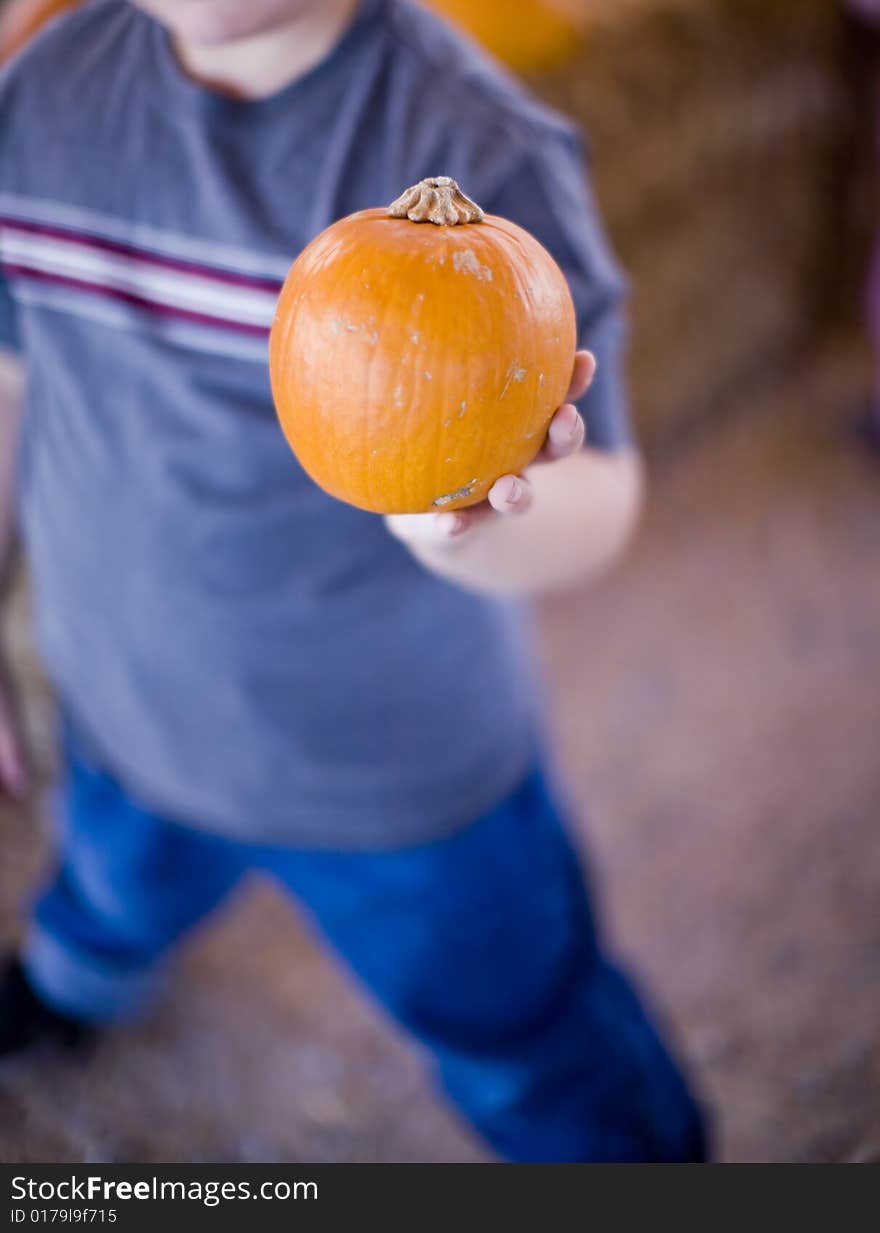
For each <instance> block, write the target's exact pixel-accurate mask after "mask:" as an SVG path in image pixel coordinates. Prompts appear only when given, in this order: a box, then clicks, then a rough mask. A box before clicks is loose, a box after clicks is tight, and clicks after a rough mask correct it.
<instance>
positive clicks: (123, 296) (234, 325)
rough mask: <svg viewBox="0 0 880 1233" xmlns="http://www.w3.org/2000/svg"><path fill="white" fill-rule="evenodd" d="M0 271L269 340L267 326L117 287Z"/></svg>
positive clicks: (13, 267)
mask: <svg viewBox="0 0 880 1233" xmlns="http://www.w3.org/2000/svg"><path fill="white" fill-rule="evenodd" d="M2 269H3V270H4V272H5V273H6V274H8V275H11V276H13V277H20V278H26V279H29V280H33V281H35V282H41V283H49V284H50V285H52V286H56V287H70V288H72V289H73V290H76V291H88V292H91V293H93V294H94V295H98V296H103V297H104V298H105V299H111V300H117V301H120V302H121V303H123V304H128V305H130V306H131V307H132V308H137V309H140V310H141V311H142V312H147V313H152V314H154V315H155V316H160V317H168V318H173V319H176V320H178V321H189V322H192V323H194V324H198V325H212V326H217V327H219V328H220V329H224V330H233V331H235V333H237V334H249V335H251V336H252V337H255V338H268V337H269V327H268V326H262V325H254V324H252V323H250V322H246V321H230V320H229V319H228V318H226V317H214V316H211V314H210V313H200V312H194V311H193V310H192V309H189V308H175V307H173V306H172V305H170V304H161V303H159V302H157V301H156V300H151V299H147V298H146V297H144V296H141V295H135V294H134V293H133V292H131V291H121V290H119V289H118V288H116V287H105V286H103V285H102V284H101V283H93V282H89V281H88V280H87V279H84V278H71V277H69V276H68V275H66V274H49V273H47V272H46V271H45V270H36V269H33V268H32V267H31V266H28V265H21V264H18V263H16V262H4V263H3V265H2Z"/></svg>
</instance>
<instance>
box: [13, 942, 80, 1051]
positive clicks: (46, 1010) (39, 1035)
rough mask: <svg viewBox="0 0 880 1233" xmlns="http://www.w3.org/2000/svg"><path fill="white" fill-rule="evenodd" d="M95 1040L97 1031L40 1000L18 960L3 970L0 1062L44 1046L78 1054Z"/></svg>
mask: <svg viewBox="0 0 880 1233" xmlns="http://www.w3.org/2000/svg"><path fill="white" fill-rule="evenodd" d="M94 1036H95V1032H94V1029H92V1028H90V1027H88V1026H87V1025H86V1024H84V1023H81V1022H79V1021H78V1020H77V1019H71V1018H70V1017H69V1016H68V1015H63V1014H60V1013H59V1012H58V1011H56V1010H52V1009H51V1007H49V1006H47V1005H46V1004H45V1002H42V1001H41V1000H40V998H39V997H38V996H37V994H36V993H35V992H34V990H33V989H32V988H31V986H30V984H29V983H28V979H27V977H26V975H25V973H24V969H23V968H22V966H21V963H20V962H19V961H18V959H15V958H13V959H10V960H8V962H7V964H6V967H5V968H4V969H2V970H0V1058H2V1057H8V1056H9V1055H11V1054H13V1053H21V1052H24V1051H25V1050H27V1049H30V1048H34V1047H36V1046H38V1045H43V1044H51V1045H59V1046H61V1048H62V1049H68V1050H71V1051H73V1050H78V1049H80V1048H83V1047H84V1046H85V1045H87V1044H88V1043H89V1042H90V1041H91V1040H92V1039H93V1038H94Z"/></svg>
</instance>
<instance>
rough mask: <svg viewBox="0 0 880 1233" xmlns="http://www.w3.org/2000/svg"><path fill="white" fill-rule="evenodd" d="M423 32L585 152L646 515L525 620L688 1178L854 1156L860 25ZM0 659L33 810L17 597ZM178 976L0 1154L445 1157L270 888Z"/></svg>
mask: <svg viewBox="0 0 880 1233" xmlns="http://www.w3.org/2000/svg"><path fill="white" fill-rule="evenodd" d="M23 7H24V6H22V5H21V4H20V3H18V0H14V3H13V5H12V6H11V7H10V6H9V4H8V0H0V47H2V46H3V40H4V39H5V40H6V43H7V45H10V44H11V43H12V42H14V41H17V40H18V39H19V38H20V37H21V35H22V33H26V31H27V29H28V28H29V25H28V22H25V23H24V25H22V24H21V16H22V8H23ZM31 7H33V6H31ZM45 7H47V6H46V5H42V8H45ZM48 7H53V6H52V5H50V6H48ZM54 7H56V8H57V7H59V6H58V5H57V4H56V5H55V6H54ZM434 7H436V8H438V9H440V10H442V11H444V12H445V13H446V14H447V15H448V16H449V17H450V18H451V19H453V20H455V21H458V22H460V23H462V24H465V25H470V27H471V29H472V32H473V33H474V34H475V35H476V36H477V37H478V38H480V39H481V40H483V41H484V42H485V43H486V44H487V45H488V46H489V47H490V48H491V49H492V50H493V51H494V52H495V53H496V54H497V55H499V56H500V57H501V58H503V59H505V60H506V61H507V62H508V63H509V64H510V65H511V66H512V67H513V68H514V70H515V71H516V72H518V73H521V74H523V75H524V76H525V77H526V78H527V79H528V80H529V82H530V83H531V84H532V86H533V87H534V88H535V89H536V90H537V92H538V93H539V94H540V95H541V96H542V97H544V98H545V99H547V100H549V101H550V102H551V103H552V104H553V105H555V106H557V107H559V108H561V109H563V110H564V111H567V112H568V113H570V114H572V115H573V116H575V117H576V119H577V120H579V121H580V122H581V123H583V124H584V125H585V126H586V128H587V129H588V131H589V133H590V136H591V139H592V146H593V159H594V171H595V176H596V183H597V188H598V193H599V197H600V200H601V203H602V206H603V210H604V212H605V215H606V217H607V220H608V223H609V227H610V230H611V232H612V235H613V238H614V240H615V243H616V246H617V249H618V251H619V253H620V255H621V256H622V258H623V261H624V264H625V265H626V267H627V269H628V270H629V273H630V275H631V278H632V284H633V299H632V310H633V327H634V328H633V346H632V381H633V393H634V400H635V412H636V419H637V422H638V425H639V429H640V433H641V438H642V442H643V444H644V447H645V450H646V453H647V456H648V460H649V465H650V470H651V500H650V506H649V510H648V516H647V518H646V520H645V523H644V527H643V530H642V532H641V534H640V537H639V539H638V542H637V544H636V547H635V550H634V552H633V553H632V554H631V556H630V558H629V559H628V561H627V563H626V564H625V565H624V566H623V568H621V569H619V570H618V571H617V572H616V573H615V575H614V576H613V577H612V578H609V579H608V580H607V581H606V582H605V583H603V584H602V585H601V586H600V587H599V588H598V589H594V590H592V591H591V592H590V593H589V594H587V593H584V594H573V595H569V596H567V597H565V598H562V599H555V600H553V601H552V602H548V603H545V604H544V605H543V606H542V609H541V612H540V627H541V644H542V652H543V655H544V659H545V663H546V669H547V673H548V675H549V679H550V681H551V686H552V691H553V697H554V701H555V705H554V722H555V724H556V728H557V732H558V735H559V738H560V740H561V743H562V746H563V749H564V762H565V765H566V767H567V769H568V773H569V777H570V782H571V784H572V788H573V796H574V799H575V802H576V804H577V806H578V808H579V817H578V826H579V834H580V836H581V837H582V838H583V842H584V844H585V845H589V849H590V851H591V853H592V859H593V862H594V864H595V865H596V866H597V867H598V868H599V870H600V871H601V873H602V874H603V875H604V888H605V907H606V910H607V913H608V915H609V917H610V925H611V927H612V929H613V930H614V931H615V933H616V935H617V937H618V939H619V941H620V944H621V947H622V949H623V950H624V952H625V954H626V956H627V957H628V959H629V961H630V963H631V964H632V965H633V967H634V968H635V970H636V971H637V972H638V973H640V974H641V975H642V976H643V977H644V978H645V979H646V980H648V981H650V983H651V984H652V986H654V987H655V988H656V989H657V990H658V991H659V992H660V996H661V1000H662V1005H663V1007H664V1009H665V1010H666V1012H667V1014H668V1016H669V1018H670V1019H671V1020H672V1022H673V1024H674V1026H675V1027H676V1028H677V1030H678V1032H679V1033H680V1035H681V1037H682V1039H683V1043H684V1045H685V1047H686V1049H687V1050H688V1052H689V1054H690V1056H691V1058H692V1060H693V1064H694V1067H695V1070H696V1072H697V1076H698V1078H699V1080H700V1081H701V1082H702V1085H703V1087H704V1089H705V1091H706V1093H707V1095H708V1097H709V1099H710V1100H711V1101H712V1102H713V1104H714V1106H715V1110H716V1115H717V1119H718V1130H719V1133H720V1149H721V1154H722V1156H723V1158H724V1159H727V1160H739V1161H745V1160H749V1161H771V1160H772V1161H875V1162H880V843H878V822H880V756H878V755H880V449H878V448H877V447H876V446H875V447H874V448H873V449H872V446H871V444H870V441H869V437H870V433H867V432H866V431H865V423H866V421H865V418H864V417H865V415H866V414H870V411H869V408H870V404H871V397H872V390H873V389H874V385H875V380H874V365H873V361H872V355H871V351H870V347H869V344H868V339H867V335H866V331H865V328H864V326H863V313H862V305H863V302H864V285H865V279H866V277H867V269H868V262H869V254H870V251H871V244H872V227H873V223H874V220H875V218H876V216H877V210H876V201H875V188H874V172H873V153H874V144H875V139H874V131H873V120H874V110H875V99H876V93H875V72H876V67H877V64H878V53H877V42H876V41H875V35H874V33H873V28H872V26H871V24H870V20H869V19H867V18H865V16H864V15H862V16H860V15H858V14H857V13H856V12H855V11H854V10H858V9H861V10H862V11H863V13H864V11H865V10H868V11H870V10H871V8H872V7H873V8H874V9H875V10H876V11H877V14H878V21H880V3H878V4H876V5H873V6H872V4H871V0H862V2H861V3H853V4H852V6H850V8H849V9H848V8H847V6H846V5H845V4H843V3H839V2H838V0H545V2H543V3H542V2H540V0H520V2H519V3H517V2H516V0H481V3H480V4H472V3H469V2H468V0H445V2H442V3H441V2H439V0H438V3H436V4H435V5H434ZM16 10H17V11H16ZM4 20H5V22H6V24H5V26H4V25H3V22H4ZM0 123H2V117H0ZM877 422H878V423H880V421H877ZM8 636H9V637H10V638H11V639H12V642H13V645H14V647H15V658H16V664H17V669H18V671H19V672H20V674H21V677H22V680H23V682H24V684H25V688H26V696H27V699H28V717H27V718H28V724H29V727H30V730H31V733H32V738H33V743H34V748H35V750H36V752H37V756H38V758H39V760H40V772H41V780H42V783H43V784H44V785H45V784H47V783H48V782H49V781H50V778H51V768H52V749H51V739H50V737H51V701H50V699H49V698H48V696H47V692H46V690H45V687H44V686H43V684H42V681H41V677H40V673H39V669H38V667H37V665H36V663H35V660H34V657H33V654H32V651H31V649H30V640H29V627H28V616H27V588H26V581H25V579H24V578H22V580H21V582H20V584H19V585H18V587H17V589H16V594H15V597H14V603H13V608H12V612H11V616H10V622H9V630H8ZM572 657H574V663H575V667H574V668H573V669H572V666H571V664H572ZM40 813H41V802H40V800H39V798H38V796H37V795H35V797H34V800H33V801H32V803H31V806H30V807H29V808H28V809H26V810H15V811H12V810H9V809H5V810H3V811H2V812H0V929H2V936H3V937H4V938H5V939H8V940H9V942H10V944H11V942H12V940H13V939H14V937H15V935H16V931H17V929H18V919H17V909H18V905H19V904H20V902H21V898H22V895H23V894H24V893H25V891H26V889H27V888H29V887H30V886H31V885H32V884H33V880H34V878H35V876H36V873H37V870H38V869H39V866H40V861H41V856H42V843H43V841H42V838H41V822H40ZM181 968H182V971H181V976H180V979H179V981H178V983H177V985H176V987H175V989H174V991H173V994H172V995H170V996H169V998H168V1000H166V1001H165V1002H164V1003H163V1004H162V1005H160V1006H158V1007H157V1008H156V1009H155V1011H154V1012H153V1013H152V1014H151V1016H150V1017H149V1019H148V1020H146V1021H145V1022H143V1023H142V1024H140V1025H138V1026H136V1027H132V1028H130V1029H126V1030H124V1031H120V1032H118V1033H116V1034H115V1035H114V1036H113V1037H112V1038H111V1039H108V1040H107V1041H106V1042H105V1043H104V1044H103V1045H102V1046H101V1047H100V1049H99V1050H98V1052H97V1053H96V1054H95V1055H94V1056H93V1057H92V1058H91V1059H90V1060H89V1061H88V1062H87V1064H86V1065H85V1066H81V1067H70V1066H69V1065H65V1064H64V1063H59V1062H58V1061H53V1060H52V1059H50V1058H43V1059H34V1060H33V1061H29V1062H27V1063H25V1064H20V1065H17V1066H16V1067H15V1068H14V1069H8V1070H6V1071H5V1072H4V1073H3V1074H2V1075H0V1160H5V1161H34V1160H55V1161H65V1160H70V1161H86V1162H91V1161H113V1160H119V1161H173V1160H186V1161H190V1162H193V1161H199V1160H204V1161H215V1160H229V1161H294V1160H299V1161H335V1160H340V1161H342V1160H361V1161H373V1160H375V1161H380V1160H382V1161H410V1160H427V1161H442V1160H462V1159H480V1150H479V1148H478V1147H477V1145H476V1144H474V1143H473V1142H471V1141H470V1140H469V1139H468V1138H467V1136H466V1134H465V1132H464V1131H463V1130H462V1129H461V1127H460V1126H458V1125H457V1124H456V1123H454V1122H453V1120H452V1119H451V1117H450V1116H449V1114H448V1113H447V1112H446V1111H445V1110H444V1109H442V1108H441V1107H440V1106H439V1105H438V1104H437V1103H436V1102H435V1100H434V1098H433V1097H432V1096H431V1095H430V1094H429V1092H428V1090H427V1085H426V1083H425V1081H424V1079H423V1077H422V1075H421V1073H420V1071H419V1068H418V1066H417V1064H416V1062H415V1060H414V1059H413V1058H412V1056H411V1055H410V1054H409V1052H408V1051H407V1050H406V1048H405V1047H404V1046H403V1044H402V1043H401V1042H400V1041H399V1040H398V1039H397V1038H396V1037H395V1036H394V1035H393V1034H392V1033H391V1032H390V1030H389V1029H388V1027H387V1025H386V1024H385V1023H384V1022H381V1021H380V1020H379V1019H378V1017H376V1016H375V1015H374V1013H373V1012H372V1010H371V1008H370V1007H367V1006H365V1005H364V1004H363V1003H362V1002H361V1001H360V1000H359V999H357V998H355V996H354V995H353V994H352V993H351V992H350V991H349V989H348V988H347V986H346V985H345V983H344V982H343V979H342V977H341V975H340V973H339V971H338V970H336V969H335V968H333V967H332V966H331V963H330V961H328V960H327V958H326V957H325V956H324V955H323V954H319V953H318V951H317V950H316V949H315V947H314V946H313V944H312V942H311V941H310V940H309V938H308V937H307V936H306V934H305V933H304V932H303V930H302V929H301V927H300V924H299V922H298V921H297V920H296V919H295V918H294V917H293V916H292V915H291V913H290V911H289V909H288V907H287V905H286V904H283V903H282V902H281V900H280V899H279V898H276V896H275V895H274V892H272V891H271V890H270V889H267V888H266V887H263V886H259V887H257V886H254V887H250V888H248V889H247V890H245V891H244V892H243V893H242V894H241V895H239V897H238V899H237V900H236V901H235V904H234V905H233V907H232V909H231V910H229V911H227V912H226V913H225V914H224V915H223V917H222V918H221V919H220V920H219V921H217V922H216V924H215V926H214V927H213V928H212V929H211V930H210V931H208V932H206V933H204V934H202V935H200V936H199V937H198V938H196V939H194V940H193V942H192V943H191V944H190V945H189V946H188V947H187V949H186V951H185V953H184V954H183V955H182V957H181Z"/></svg>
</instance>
